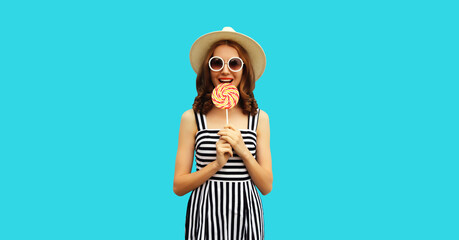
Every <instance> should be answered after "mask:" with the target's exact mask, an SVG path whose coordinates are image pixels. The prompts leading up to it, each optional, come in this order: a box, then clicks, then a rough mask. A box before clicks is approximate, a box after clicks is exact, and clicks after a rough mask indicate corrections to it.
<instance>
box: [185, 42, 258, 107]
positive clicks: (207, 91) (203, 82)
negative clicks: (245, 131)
mask: <svg viewBox="0 0 459 240" xmlns="http://www.w3.org/2000/svg"><path fill="white" fill-rule="evenodd" d="M220 45H228V46H230V47H233V48H235V49H236V51H237V52H238V54H239V57H240V58H241V59H242V61H244V67H243V69H242V78H241V83H240V84H239V86H238V90H239V102H238V105H239V106H240V107H241V108H242V111H243V112H244V114H251V115H255V114H256V113H257V108H258V104H257V101H256V100H255V97H254V95H253V90H254V89H255V74H254V72H253V68H252V63H251V62H250V59H249V55H248V54H247V52H246V51H245V49H244V48H242V47H241V45H239V44H238V43H236V42H234V41H231V40H222V41H218V42H216V43H214V44H213V45H212V46H211V47H210V49H209V51H208V52H207V55H206V57H205V58H204V62H202V64H201V68H200V70H199V73H198V76H197V77H196V90H197V92H198V96H196V98H195V99H194V103H193V110H194V111H195V112H199V113H202V114H207V113H208V112H209V111H210V110H211V109H212V106H213V104H212V98H211V95H212V91H213V90H214V86H213V84H212V80H211V77H210V69H209V65H208V62H209V59H210V58H211V57H212V55H213V53H214V50H215V48H217V47H218V46H220Z"/></svg>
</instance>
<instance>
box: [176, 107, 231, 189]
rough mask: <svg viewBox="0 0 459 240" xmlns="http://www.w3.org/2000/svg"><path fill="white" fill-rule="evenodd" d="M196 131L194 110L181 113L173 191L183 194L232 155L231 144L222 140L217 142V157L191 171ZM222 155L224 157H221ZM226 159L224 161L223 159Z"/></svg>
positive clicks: (205, 178)
mask: <svg viewBox="0 0 459 240" xmlns="http://www.w3.org/2000/svg"><path fill="white" fill-rule="evenodd" d="M197 131H198V129H197V126H196V121H195V119H194V112H193V110H192V109H190V110H188V111H186V112H185V113H183V115H182V120H181V122H180V131H179V142H178V148H177V157H176V159H175V174H174V186H173V189H174V193H175V194H177V195H178V196H183V195H185V194H187V193H188V192H190V191H192V190H194V189H195V188H197V187H199V186H201V185H202V184H203V183H204V182H205V181H207V180H208V179H209V178H210V177H212V175H214V174H215V173H216V172H217V171H218V170H220V169H221V168H222V167H223V165H225V163H226V161H227V160H228V158H229V156H230V155H232V151H231V146H230V145H229V144H228V143H223V141H221V142H219V143H217V152H218V153H220V154H218V153H217V158H219V157H220V159H218V160H215V161H213V162H211V163H209V164H207V166H205V167H204V168H201V169H200V170H199V171H196V172H193V173H191V169H192V167H193V154H194V141H195V135H196V132H197ZM223 155H224V156H225V157H223ZM222 158H224V159H226V161H225V160H224V159H222Z"/></svg>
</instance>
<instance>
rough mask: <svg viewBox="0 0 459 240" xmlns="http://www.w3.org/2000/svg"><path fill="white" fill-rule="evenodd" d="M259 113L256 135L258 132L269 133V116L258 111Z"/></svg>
mask: <svg viewBox="0 0 459 240" xmlns="http://www.w3.org/2000/svg"><path fill="white" fill-rule="evenodd" d="M259 110H260V112H259V114H258V127H257V133H258V134H259V133H260V132H262V133H263V132H266V131H269V116H268V114H267V113H266V112H265V111H263V110H261V109H259Z"/></svg>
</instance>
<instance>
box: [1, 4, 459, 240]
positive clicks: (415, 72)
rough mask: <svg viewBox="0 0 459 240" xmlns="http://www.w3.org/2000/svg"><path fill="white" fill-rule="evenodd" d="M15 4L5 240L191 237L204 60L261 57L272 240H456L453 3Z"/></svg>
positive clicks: (4, 156)
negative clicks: (214, 37)
mask: <svg viewBox="0 0 459 240" xmlns="http://www.w3.org/2000/svg"><path fill="white" fill-rule="evenodd" d="M11 2H13V1H10V2H6V1H4V2H2V3H1V4H0V30H1V32H0V36H1V37H0V42H1V44H0V61H1V62H0V64H1V65H0V100H1V102H0V110H1V111H0V121H1V124H0V131H1V132H0V139H1V142H0V201H1V204H0V221H1V222H0V239H48V240H49V239H183V236H184V224H185V212H186V204H187V201H188V197H189V194H188V195H186V196H184V197H178V196H176V195H175V194H174V193H173V191H172V182H173V174H174V164H175V154H176V151H177V140H178V130H179V125H180V117H181V114H182V113H183V112H184V111H186V110H187V109H190V108H191V105H192V103H193V100H194V97H195V96H196V90H195V77H196V75H195V73H194V72H193V70H192V68H191V66H190V64H189V50H190V47H191V45H192V43H193V42H194V40H195V39H197V38H198V37H199V36H201V35H203V34H205V33H208V32H211V31H217V30H220V29H222V28H223V27H224V26H231V27H233V28H234V29H235V30H236V31H238V32H241V33H244V34H247V35H249V36H251V37H252V38H254V39H255V40H256V41H258V42H259V43H260V45H261V46H262V47H263V48H264V50H265V52H266V56H267V67H266V71H265V73H264V75H263V76H262V78H261V79H260V80H259V81H258V82H257V86H256V90H255V97H256V99H257V101H258V103H259V106H260V108H261V109H263V110H265V111H266V112H267V113H268V114H269V116H270V124H271V150H272V159H273V170H274V177H275V179H274V188H273V191H272V192H271V193H270V194H268V195H266V196H262V201H263V204H264V210H265V227H266V232H265V233H266V239H314V240H315V239H317V240H319V239H353V240H356V239H459V229H458V226H459V211H458V202H459V198H458V195H457V193H458V183H459V181H458V180H459V179H458V170H459V168H458V160H459V154H458V146H459V145H458V144H459V139H458V136H459V135H458V134H459V131H458V130H459V129H458V122H459V119H458V114H457V113H458V103H459V99H458V90H459V88H458V86H459V85H458V80H459V76H458V66H459V65H458V64H459V61H458V56H459V51H458V42H459V39H458V35H457V31H458V28H457V27H458V22H459V19H458V18H459V17H458V10H459V8H458V5H457V4H455V3H454V1H296V2H295V1H282V2H242V1H220V2H219V1H208V2H204V1H199V3H198V2H194V1H190V2H169V3H159V2H153V1H105V2H101V1H34V2H32V1H30V2H26V1H14V3H11Z"/></svg>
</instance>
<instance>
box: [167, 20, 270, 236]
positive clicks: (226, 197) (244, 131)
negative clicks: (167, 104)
mask: <svg viewBox="0 0 459 240" xmlns="http://www.w3.org/2000/svg"><path fill="white" fill-rule="evenodd" d="M190 60H191V65H192V67H193V69H194V71H195V72H196V73H197V78H196V88H197V92H198V96H197V97H196V98H195V101H194V104H193V109H190V110H188V111H186V112H185V113H183V115H182V119H181V123H180V132H179V142H178V150H177V158H176V163H175V164H176V165H175V175H174V192H175V193H176V194H177V195H179V196H183V195H185V194H186V193H188V192H190V191H192V193H191V196H190V199H189V201H188V207H187V216H186V223H185V238H186V239H263V238H264V219H263V208H262V203H261V199H260V196H259V194H258V191H257V190H256V188H258V190H259V191H260V192H261V193H262V194H263V195H266V194H268V193H269V192H270V191H271V189H272V183H273V174H272V164H271V151H270V145H269V141H270V140H269V138H270V131H269V119H268V115H267V114H266V113H265V112H264V111H262V110H259V109H258V104H257V102H256V100H255V98H254V95H253V90H254V88H255V81H256V80H257V79H259V78H260V77H261V75H262V74H263V72H264V69H265V65H266V58H265V54H264V52H263V49H262V48H261V47H260V45H259V44H258V43H257V42H255V41H254V40H253V39H251V38H250V37H248V36H246V35H243V34H240V33H237V32H235V31H234V30H233V29H232V28H230V27H225V28H223V30H222V31H217V32H212V33H208V34H206V35H203V36H201V37H200V38H199V39H197V40H196V41H195V43H194V44H193V46H192V47H191V51H190ZM220 83H231V84H233V85H234V86H236V87H237V88H238V90H239V94H240V99H239V102H238V104H237V105H236V106H235V107H234V108H232V109H230V110H228V118H229V124H226V110H224V109H219V108H217V107H215V106H214V105H213V103H212V100H211V94H212V91H213V89H214V88H215V87H216V86H217V85H218V84H220ZM195 152H196V155H195V157H196V169H197V171H196V172H193V173H191V169H192V165H193V156H194V153H195ZM255 186H256V187H255Z"/></svg>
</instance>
